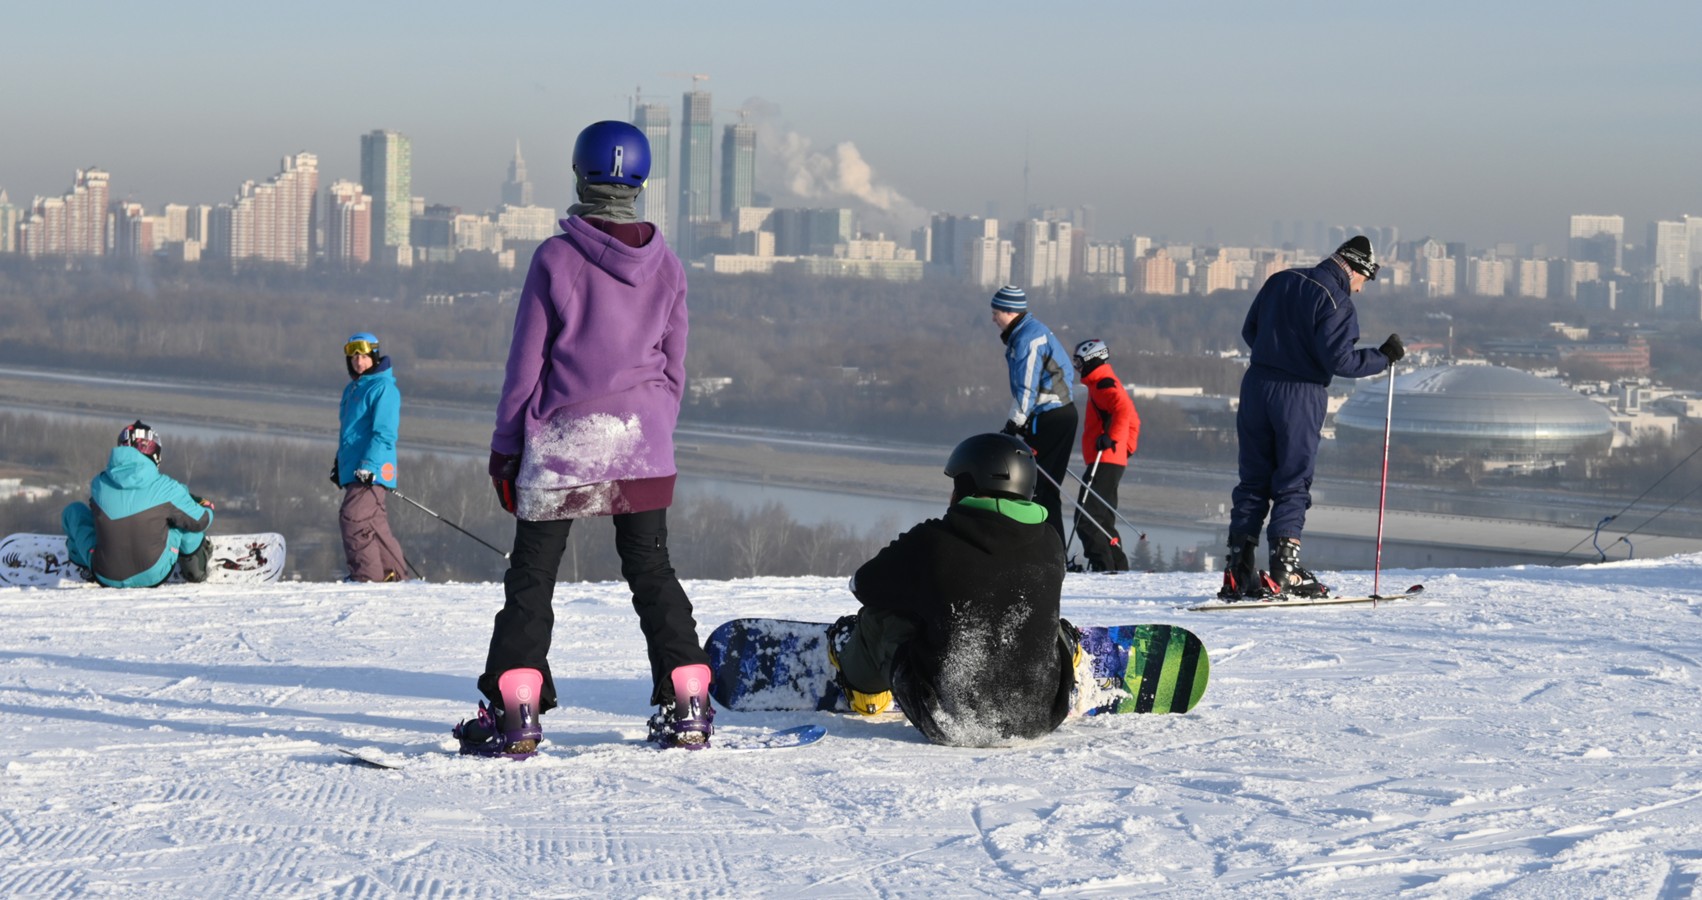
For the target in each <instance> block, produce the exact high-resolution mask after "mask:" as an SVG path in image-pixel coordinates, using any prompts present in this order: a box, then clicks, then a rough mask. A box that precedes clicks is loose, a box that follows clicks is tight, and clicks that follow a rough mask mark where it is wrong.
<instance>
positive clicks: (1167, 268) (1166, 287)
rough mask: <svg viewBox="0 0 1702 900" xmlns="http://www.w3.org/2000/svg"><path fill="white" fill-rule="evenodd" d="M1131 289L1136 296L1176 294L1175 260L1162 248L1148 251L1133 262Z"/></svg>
mask: <svg viewBox="0 0 1702 900" xmlns="http://www.w3.org/2000/svg"><path fill="white" fill-rule="evenodd" d="M1131 287H1132V288H1133V289H1134V291H1135V293H1137V294H1174V293H1176V260H1174V259H1172V258H1171V256H1170V252H1169V251H1168V250H1166V249H1164V248H1163V247H1155V248H1153V249H1151V250H1148V251H1147V253H1146V255H1145V256H1143V257H1141V258H1140V259H1138V260H1136V261H1135V277H1134V280H1133V281H1132V282H1131Z"/></svg>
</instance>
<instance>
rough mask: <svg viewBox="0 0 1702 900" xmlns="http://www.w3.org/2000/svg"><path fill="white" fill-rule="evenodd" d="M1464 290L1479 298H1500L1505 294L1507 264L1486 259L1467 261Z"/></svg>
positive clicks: (1497, 260)
mask: <svg viewBox="0 0 1702 900" xmlns="http://www.w3.org/2000/svg"><path fill="white" fill-rule="evenodd" d="M1466 284H1467V288H1466V290H1467V291H1468V292H1469V293H1472V294H1476V295H1478V296H1479V297H1500V296H1502V295H1504V294H1506V293H1507V263H1506V262H1504V261H1502V260H1499V259H1496V258H1495V257H1493V256H1491V257H1487V258H1483V259H1476V258H1474V259H1472V260H1470V261H1469V269H1468V274H1467V276H1466Z"/></svg>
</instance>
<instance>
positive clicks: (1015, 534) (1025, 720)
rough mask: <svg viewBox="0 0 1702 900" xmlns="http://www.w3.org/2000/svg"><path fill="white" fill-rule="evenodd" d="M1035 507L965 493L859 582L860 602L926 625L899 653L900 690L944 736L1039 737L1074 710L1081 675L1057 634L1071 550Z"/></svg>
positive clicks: (967, 740)
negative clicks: (1066, 549) (1072, 693)
mask: <svg viewBox="0 0 1702 900" xmlns="http://www.w3.org/2000/svg"><path fill="white" fill-rule="evenodd" d="M995 506H999V507H1006V508H1007V509H1009V510H1010V514H1006V513H1003V512H999V511H998V510H997V509H995V508H994V507H995ZM1037 510H1038V508H1037V507H1036V506H1035V504H1032V503H1027V502H1024V501H1010V500H999V501H993V500H990V499H986V498H969V499H967V500H965V501H963V502H960V503H957V504H955V505H953V506H952V507H951V508H950V509H948V510H947V511H946V515H945V518H943V519H929V520H927V521H925V522H923V523H922V524H920V525H917V526H916V527H914V528H912V529H910V530H909V531H907V532H905V533H904V534H902V535H900V536H899V538H898V540H896V541H893V542H892V543H891V544H888V545H887V546H886V547H885V548H884V549H882V550H881V551H880V552H879V553H877V554H875V557H874V559H871V560H869V561H868V562H866V563H864V564H863V566H862V568H859V569H858V570H857V574H856V576H855V577H854V578H853V579H852V583H851V584H852V592H853V593H855V594H856V595H857V600H858V601H859V602H861V603H862V604H863V605H865V606H870V607H873V608H875V609H880V610H887V611H891V612H894V613H899V614H901V615H904V616H906V617H909V618H910V619H912V620H914V621H916V622H917V623H918V624H919V625H920V626H921V634H920V636H919V637H918V638H917V639H916V640H913V641H911V642H910V643H908V644H906V645H905V646H904V647H903V648H901V649H900V650H899V653H898V656H897V659H896V661H895V664H894V670H893V676H892V685H893V693H894V694H895V695H896V696H897V698H898V702H899V706H900V707H902V708H903V710H904V713H905V715H906V716H907V717H909V719H910V721H911V722H912V723H914V724H915V725H916V727H917V728H918V729H920V730H921V731H922V732H923V733H924V734H926V735H927V736H928V737H929V739H931V740H933V741H935V742H937V743H941V744H948V745H952V746H967V747H986V746H993V745H997V744H1001V743H1007V742H1009V741H1010V740H1012V739H1026V738H1036V737H1040V736H1042V735H1044V734H1047V733H1050V732H1051V731H1052V730H1053V729H1055V728H1057V727H1058V723H1060V722H1062V721H1063V720H1064V717H1065V716H1066V715H1067V714H1068V713H1069V701H1070V689H1071V688H1072V687H1074V684H1075V682H1074V676H1073V674H1072V668H1071V665H1070V659H1069V657H1068V654H1067V652H1066V651H1061V649H1060V647H1061V643H1060V641H1059V638H1058V595H1059V592H1060V591H1061V590H1062V589H1063V584H1064V549H1063V547H1062V546H1061V545H1060V544H1059V543H1058V535H1057V533H1056V532H1055V531H1054V530H1053V529H1052V527H1051V526H1050V525H1048V524H1046V522H1045V516H1044V514H1039V515H1036V514H1035V513H1036V511H1037ZM1012 515H1020V516H1021V517H1022V518H1023V519H1025V520H1027V521H1019V520H1018V519H1017V518H1013V517H1012Z"/></svg>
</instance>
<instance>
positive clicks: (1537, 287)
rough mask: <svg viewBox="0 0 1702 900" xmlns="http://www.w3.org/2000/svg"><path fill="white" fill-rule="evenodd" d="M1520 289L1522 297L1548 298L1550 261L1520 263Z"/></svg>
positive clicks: (1531, 260) (1534, 260)
mask: <svg viewBox="0 0 1702 900" xmlns="http://www.w3.org/2000/svg"><path fill="white" fill-rule="evenodd" d="M1517 265H1518V287H1517V291H1518V294H1519V296H1521V297H1547V296H1548V268H1549V266H1548V260H1546V259H1521V260H1519V261H1518V264H1517Z"/></svg>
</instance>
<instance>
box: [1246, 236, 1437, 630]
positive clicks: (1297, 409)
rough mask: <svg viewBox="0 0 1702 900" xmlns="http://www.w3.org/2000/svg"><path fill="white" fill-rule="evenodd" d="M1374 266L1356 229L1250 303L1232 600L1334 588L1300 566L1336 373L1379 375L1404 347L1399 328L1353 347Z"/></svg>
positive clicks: (1274, 280)
mask: <svg viewBox="0 0 1702 900" xmlns="http://www.w3.org/2000/svg"><path fill="white" fill-rule="evenodd" d="M1377 269H1378V264H1377V256H1376V253H1375V252H1374V251H1373V250H1372V248H1371V241H1370V240H1369V239H1367V238H1366V237H1365V236H1364V235H1356V236H1354V237H1353V238H1350V239H1349V240H1348V241H1347V242H1346V243H1344V244H1342V245H1341V246H1340V247H1338V248H1337V249H1336V252H1335V253H1333V254H1331V255H1330V256H1329V258H1328V259H1325V260H1324V261H1323V262H1320V263H1318V264H1317V265H1316V266H1312V267H1311V268H1305V269H1286V270H1284V271H1281V272H1278V273H1276V274H1275V275H1272V276H1271V277H1270V278H1269V279H1268V280H1266V281H1265V284H1264V286H1263V287H1261V288H1260V289H1259V293H1258V296H1256V297H1254V298H1253V305H1252V307H1251V308H1249V309H1248V310H1247V319H1246V322H1245V323H1244V324H1243V325H1242V326H1241V337H1242V339H1243V340H1245V341H1246V342H1247V346H1248V347H1250V348H1252V350H1251V354H1250V356H1251V362H1250V364H1249V365H1248V367H1247V374H1246V375H1244V376H1243V377H1242V379H1241V407H1240V409H1239V411H1238V412H1237V413H1236V416H1235V431H1236V436H1237V437H1238V438H1239V439H1240V463H1239V465H1240V478H1241V480H1240V483H1239V484H1237V485H1236V486H1235V491H1234V493H1233V495H1232V496H1233V498H1234V507H1233V509H1232V510H1231V512H1230V517H1229V557H1228V560H1227V562H1226V564H1225V566H1224V570H1223V587H1222V588H1221V589H1220V590H1219V591H1218V596H1219V597H1221V598H1223V599H1225V600H1238V599H1241V598H1243V597H1263V596H1269V595H1273V594H1287V595H1294V596H1303V597H1323V596H1328V588H1326V587H1325V586H1324V585H1323V584H1320V583H1319V582H1318V579H1317V578H1316V577H1315V576H1314V575H1313V574H1312V573H1311V572H1308V571H1307V570H1306V569H1304V568H1301V566H1300V534H1301V531H1302V530H1303V529H1304V528H1305V526H1306V510H1307V509H1308V508H1310V507H1311V505H1312V494H1311V489H1312V471H1313V467H1314V465H1315V464H1316V462H1317V456H1318V438H1319V432H1320V431H1321V430H1322V428H1323V425H1324V410H1325V402H1326V400H1327V388H1328V387H1329V384H1330V381H1331V379H1332V378H1334V377H1335V376H1337V375H1339V376H1341V377H1343V378H1363V377H1365V376H1367V375H1375V374H1377V373H1379V372H1381V371H1383V370H1384V369H1387V368H1388V367H1389V366H1390V364H1392V363H1394V362H1397V361H1399V360H1400V358H1401V357H1402V356H1403V355H1405V352H1406V351H1405V349H1404V348H1403V347H1402V345H1401V339H1400V336H1399V335H1394V334H1391V335H1389V337H1388V339H1387V340H1385V341H1384V342H1383V344H1382V346H1380V347H1377V348H1375V349H1372V348H1365V349H1359V348H1356V347H1355V346H1354V345H1355V344H1356V343H1358V341H1359V316H1358V313H1357V312H1356V311H1355V309H1354V306H1353V295H1354V294H1356V293H1358V292H1359V291H1360V290H1361V289H1363V288H1364V287H1365V283H1366V282H1368V281H1371V280H1372V279H1374V278H1376V277H1377ZM1267 514H1268V515H1269V516H1270V525H1269V527H1268V528H1267V529H1266V533H1267V535H1268V536H1269V537H1270V539H1271V547H1270V570H1269V573H1268V574H1265V575H1260V574H1259V573H1258V572H1257V571H1256V569H1255V565H1254V553H1255V552H1256V551H1257V548H1258V545H1259V530H1260V527H1261V526H1263V525H1264V524H1265V517H1266V515H1267Z"/></svg>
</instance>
